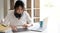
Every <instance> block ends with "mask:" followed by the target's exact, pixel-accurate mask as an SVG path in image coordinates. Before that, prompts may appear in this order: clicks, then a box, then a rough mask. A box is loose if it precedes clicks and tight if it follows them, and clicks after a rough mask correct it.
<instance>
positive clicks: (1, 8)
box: [0, 0, 4, 19]
mask: <svg viewBox="0 0 60 33" xmlns="http://www.w3.org/2000/svg"><path fill="white" fill-rule="evenodd" d="M2 18H4V0H0V19H2Z"/></svg>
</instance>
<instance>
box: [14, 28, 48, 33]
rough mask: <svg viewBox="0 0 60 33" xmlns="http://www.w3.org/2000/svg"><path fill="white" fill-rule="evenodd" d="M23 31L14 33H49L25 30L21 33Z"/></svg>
mask: <svg viewBox="0 0 60 33" xmlns="http://www.w3.org/2000/svg"><path fill="white" fill-rule="evenodd" d="M21 30H22V29H20V31H19V32H14V33H47V31H46V30H45V31H43V32H37V31H30V30H25V31H21ZM23 30H24V29H23Z"/></svg>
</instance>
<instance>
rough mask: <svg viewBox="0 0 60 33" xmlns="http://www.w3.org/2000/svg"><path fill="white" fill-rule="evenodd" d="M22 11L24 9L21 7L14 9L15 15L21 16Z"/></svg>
mask: <svg viewBox="0 0 60 33" xmlns="http://www.w3.org/2000/svg"><path fill="white" fill-rule="evenodd" d="M23 11H24V9H23V8H22V7H21V6H19V7H17V8H16V13H18V14H22V13H23Z"/></svg>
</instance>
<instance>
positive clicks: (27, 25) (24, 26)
mask: <svg viewBox="0 0 60 33" xmlns="http://www.w3.org/2000/svg"><path fill="white" fill-rule="evenodd" d="M30 26H33V24H24V25H23V28H27V27H30Z"/></svg>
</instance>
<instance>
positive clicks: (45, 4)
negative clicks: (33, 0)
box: [40, 0, 60, 33]
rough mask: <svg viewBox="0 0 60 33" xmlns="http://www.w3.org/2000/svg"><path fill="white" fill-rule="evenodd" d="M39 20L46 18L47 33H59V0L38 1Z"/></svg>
mask: <svg viewBox="0 0 60 33" xmlns="http://www.w3.org/2000/svg"><path fill="white" fill-rule="evenodd" d="M40 12H41V13H40V17H41V20H42V19H44V18H45V17H48V24H47V33H60V0H40Z"/></svg>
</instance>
